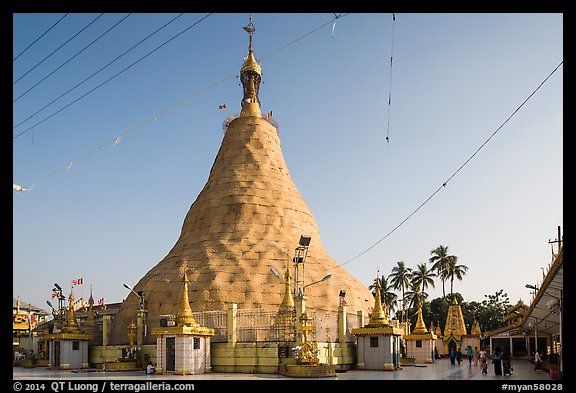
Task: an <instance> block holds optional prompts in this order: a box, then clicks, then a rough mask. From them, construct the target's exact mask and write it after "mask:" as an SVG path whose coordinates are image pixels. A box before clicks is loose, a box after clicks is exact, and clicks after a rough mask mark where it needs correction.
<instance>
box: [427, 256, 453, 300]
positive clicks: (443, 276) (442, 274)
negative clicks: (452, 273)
mask: <svg viewBox="0 0 576 393" xmlns="http://www.w3.org/2000/svg"><path fill="white" fill-rule="evenodd" d="M430 254H431V255H432V256H431V257H430V258H429V259H428V262H430V263H431V264H432V271H434V272H436V273H437V275H438V278H439V279H440V280H442V296H446V289H445V285H444V284H445V283H446V280H447V279H448V271H447V268H448V264H449V261H450V258H451V255H449V254H448V246H443V245H439V246H438V247H436V248H435V249H434V250H432V251H430Z"/></svg>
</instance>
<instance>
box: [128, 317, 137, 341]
mask: <svg viewBox="0 0 576 393" xmlns="http://www.w3.org/2000/svg"><path fill="white" fill-rule="evenodd" d="M134 330H136V324H135V323H134V320H132V321H130V324H129V325H128V338H129V339H130V343H129V344H128V348H134V336H135V335H136V333H134Z"/></svg>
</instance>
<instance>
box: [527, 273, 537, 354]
mask: <svg viewBox="0 0 576 393" xmlns="http://www.w3.org/2000/svg"><path fill="white" fill-rule="evenodd" d="M525 287H526V288H528V289H533V290H534V296H536V291H539V290H540V288H538V287H536V286H535V285H532V284H526V285H525ZM532 318H534V323H532V322H530V323H528V326H529V327H530V328H532V327H534V350H535V351H536V352H538V319H536V318H535V317H532Z"/></svg>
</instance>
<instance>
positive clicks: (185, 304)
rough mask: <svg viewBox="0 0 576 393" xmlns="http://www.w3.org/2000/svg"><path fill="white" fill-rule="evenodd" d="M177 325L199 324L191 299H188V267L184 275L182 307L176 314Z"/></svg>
mask: <svg viewBox="0 0 576 393" xmlns="http://www.w3.org/2000/svg"><path fill="white" fill-rule="evenodd" d="M176 325H178V326H194V325H197V324H196V321H195V320H194V315H193V314H192V309H191V308H190V301H189V300H188V275H187V274H186V268H185V269H184V275H183V277H182V294H181V297H180V309H179V310H178V314H177V315H176Z"/></svg>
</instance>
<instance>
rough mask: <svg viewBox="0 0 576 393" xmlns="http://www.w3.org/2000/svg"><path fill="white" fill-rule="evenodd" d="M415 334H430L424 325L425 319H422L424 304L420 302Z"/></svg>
mask: <svg viewBox="0 0 576 393" xmlns="http://www.w3.org/2000/svg"><path fill="white" fill-rule="evenodd" d="M413 333H415V334H421V333H428V330H426V325H424V318H423V317H422V302H421V301H419V302H418V319H417V320H416V326H415V327H414V330H413Z"/></svg>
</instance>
